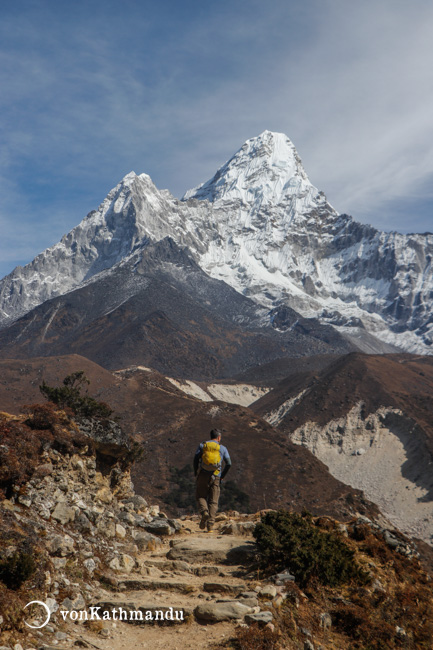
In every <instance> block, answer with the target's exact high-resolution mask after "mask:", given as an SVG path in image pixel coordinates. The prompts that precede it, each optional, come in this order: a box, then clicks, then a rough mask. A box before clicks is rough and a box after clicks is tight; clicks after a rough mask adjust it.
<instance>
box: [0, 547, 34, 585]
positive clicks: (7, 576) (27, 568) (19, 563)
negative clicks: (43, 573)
mask: <svg viewBox="0 0 433 650" xmlns="http://www.w3.org/2000/svg"><path fill="white" fill-rule="evenodd" d="M35 571H36V563H35V560H34V558H33V555H30V554H29V553H23V552H19V551H16V552H15V553H14V554H13V555H11V556H10V557H8V558H5V559H3V560H0V580H1V582H3V584H5V585H6V587H8V588H9V589H19V587H21V585H22V584H23V582H25V581H26V580H27V579H28V578H30V576H32V575H33V574H34V572H35Z"/></svg>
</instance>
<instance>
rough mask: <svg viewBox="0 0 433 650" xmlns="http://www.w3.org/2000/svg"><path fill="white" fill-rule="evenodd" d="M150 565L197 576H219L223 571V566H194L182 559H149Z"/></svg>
mask: <svg viewBox="0 0 433 650" xmlns="http://www.w3.org/2000/svg"><path fill="white" fill-rule="evenodd" d="M145 566H148V567H154V568H155V569H159V570H160V571H176V572H178V573H190V574H191V573H192V574H193V575H196V576H202V577H205V576H217V575H218V574H219V573H222V572H223V569H224V567H223V566H203V565H198V566H193V565H192V564H190V563H189V562H183V561H182V560H167V559H163V560H147V561H146V565H145Z"/></svg>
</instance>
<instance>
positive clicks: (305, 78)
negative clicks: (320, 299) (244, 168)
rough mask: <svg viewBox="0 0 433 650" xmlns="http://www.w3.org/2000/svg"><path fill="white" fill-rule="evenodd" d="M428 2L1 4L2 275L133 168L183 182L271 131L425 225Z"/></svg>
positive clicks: (431, 150) (351, 189)
mask: <svg viewBox="0 0 433 650" xmlns="http://www.w3.org/2000/svg"><path fill="white" fill-rule="evenodd" d="M432 32H433V4H432V3H429V2H425V0H412V2H410V3H408V2H407V1H406V0H405V1H404V2H403V1H400V0H375V1H374V2H373V1H370V0H363V1H362V2H359V3H354V2H353V3H352V2H347V0H291V1H288V0H269V2H267V3H264V2H263V1H260V2H258V1H256V0H230V1H226V0H218V1H217V2H207V1H206V0H200V1H199V0H197V1H196V0H158V1H157V0H155V1H149V0H103V1H102V0H74V1H73V2H70V1H69V2H66V1H65V0H33V1H32V0H15V2H14V3H12V2H11V3H6V2H3V3H1V7H0V89H1V93H0V128H1V135H0V138H1V140H0V197H1V199H0V231H1V239H0V276H3V275H5V274H6V273H8V272H9V271H11V270H12V268H14V267H15V266H16V265H17V264H25V263H26V262H28V261H30V260H31V259H32V258H33V257H34V256H35V255H36V254H37V253H38V252H40V251H42V250H43V249H45V248H46V247H47V246H49V245H52V244H53V243H55V242H56V241H58V240H59V239H60V237H61V236H62V235H63V234H64V233H66V232H68V231H69V230H70V229H71V228H72V227H74V226H75V225H76V224H77V223H79V221H80V220H81V219H82V218H83V217H84V216H85V215H86V214H87V213H88V212H89V211H90V210H92V209H94V208H95V207H97V206H98V205H99V203H100V202H101V201H102V200H103V198H104V197H105V196H106V194H107V193H108V191H109V190H110V189H111V188H112V187H113V186H114V185H116V184H117V183H118V182H119V181H120V180H121V178H122V177H123V176H124V175H125V174H127V173H128V172H129V171H131V170H134V171H135V172H137V173H141V172H146V173H148V174H149V175H150V176H151V177H152V179H153V181H154V182H155V183H156V185H157V186H158V187H159V188H168V189H169V190H171V191H172V192H173V194H175V195H176V196H181V195H182V194H183V193H184V192H185V191H186V190H187V189H189V188H190V187H193V186H195V185H197V184H199V183H200V182H202V181H205V180H207V179H208V178H209V177H211V176H212V175H213V174H214V172H215V171H216V169H217V168H218V167H219V166H220V165H221V164H223V163H224V162H225V161H226V160H227V159H228V158H229V157H231V155H232V154H233V153H234V152H235V151H236V150H237V149H238V148H239V147H240V146H241V145H242V144H243V142H244V141H245V140H246V139H247V138H249V137H252V136H255V135H258V134H259V133H261V132H262V131H263V130H265V129H270V130H274V131H281V132H284V133H286V134H287V135H288V136H289V137H290V138H291V139H292V141H293V142H294V144H295V146H296V147H297V149H298V152H299V154H300V156H301V158H302V160H303V162H304V166H305V168H306V171H307V173H308V175H309V177H310V179H311V181H312V182H313V183H314V184H315V185H316V186H317V187H318V188H319V189H322V190H324V191H325V193H326V194H327V196H328V199H329V200H330V202H331V203H332V204H333V205H334V207H335V208H336V209H337V210H339V211H340V212H347V213H349V214H352V215H353V216H354V218H356V219H358V220H360V221H363V222H368V223H372V224H373V225H375V226H376V227H378V228H381V229H384V230H391V229H396V230H400V231H402V232H425V231H433V218H432V217H433V182H432V181H433V133H432V122H433V46H432V41H431V34H432Z"/></svg>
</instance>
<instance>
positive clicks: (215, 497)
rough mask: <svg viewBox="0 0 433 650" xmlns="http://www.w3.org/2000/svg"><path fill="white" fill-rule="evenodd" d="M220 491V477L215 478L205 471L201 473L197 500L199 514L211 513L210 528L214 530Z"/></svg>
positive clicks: (198, 480)
mask: <svg viewBox="0 0 433 650" xmlns="http://www.w3.org/2000/svg"><path fill="white" fill-rule="evenodd" d="M220 490H221V487H220V477H219V476H215V477H214V476H213V474H211V473H210V472H205V471H204V470H200V471H199V473H198V476H197V484H196V492H195V498H196V499H197V503H198V511H199V513H200V514H201V515H202V514H203V513H204V512H209V519H208V522H207V527H208V528H212V527H213V525H214V524H215V517H216V513H217V512H218V501H219V498H220Z"/></svg>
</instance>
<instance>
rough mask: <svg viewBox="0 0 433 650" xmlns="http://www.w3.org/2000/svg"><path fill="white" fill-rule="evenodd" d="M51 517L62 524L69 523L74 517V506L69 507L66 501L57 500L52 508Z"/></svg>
mask: <svg viewBox="0 0 433 650" xmlns="http://www.w3.org/2000/svg"><path fill="white" fill-rule="evenodd" d="M51 516H52V518H53V519H55V520H56V521H58V522H59V523H61V524H62V525H65V524H67V523H69V522H70V521H74V519H75V510H74V508H71V507H70V506H68V505H67V504H66V503H63V502H61V501H59V502H58V503H57V505H56V507H55V508H54V510H53V512H52V514H51Z"/></svg>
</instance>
